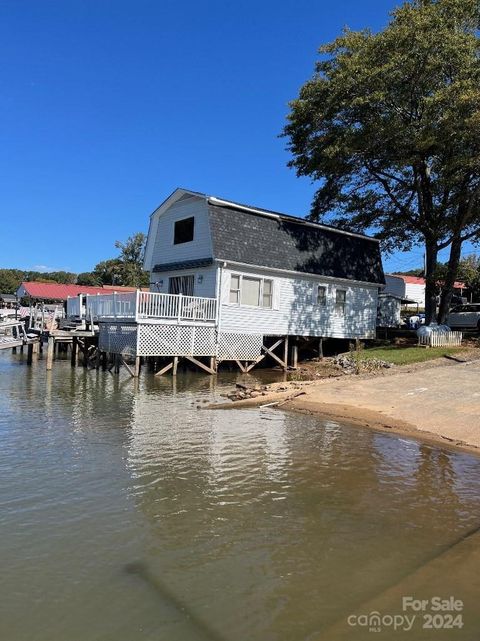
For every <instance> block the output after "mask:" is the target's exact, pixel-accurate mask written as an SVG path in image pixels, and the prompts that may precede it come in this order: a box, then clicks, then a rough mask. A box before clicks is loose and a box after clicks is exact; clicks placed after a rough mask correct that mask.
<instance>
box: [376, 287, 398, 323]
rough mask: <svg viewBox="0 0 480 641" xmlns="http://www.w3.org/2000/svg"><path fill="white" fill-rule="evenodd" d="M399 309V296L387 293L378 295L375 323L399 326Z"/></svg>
mask: <svg viewBox="0 0 480 641" xmlns="http://www.w3.org/2000/svg"><path fill="white" fill-rule="evenodd" d="M400 310H401V299H400V298H397V297H396V296H389V295H388V294H383V295H382V296H379V297H378V318H377V325H378V326H379V327H400V325H401V317H400Z"/></svg>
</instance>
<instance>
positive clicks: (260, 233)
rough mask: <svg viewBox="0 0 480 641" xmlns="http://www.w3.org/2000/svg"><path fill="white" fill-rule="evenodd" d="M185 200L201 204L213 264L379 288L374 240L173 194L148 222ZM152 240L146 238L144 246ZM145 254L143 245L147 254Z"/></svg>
mask: <svg viewBox="0 0 480 641" xmlns="http://www.w3.org/2000/svg"><path fill="white" fill-rule="evenodd" d="M186 196H193V197H197V198H199V199H201V200H203V201H204V202H205V203H206V206H207V208H208V217H209V226H210V233H211V238H212V249H213V256H212V258H213V259H215V260H220V261H227V262H233V263H241V264H244V265H252V266H255V267H265V268H270V269H280V270H286V271H291V272H301V273H305V274H314V275H318V276H325V277H330V278H341V279H347V280H355V281H360V282H365V283H372V284H375V285H384V284H385V277H384V273H383V267H382V259H381V254H380V245H379V242H378V240H376V239H374V238H371V237H369V236H366V235H363V234H356V233H351V232H347V231H344V230H341V229H336V228H335V227H331V226H329V225H323V224H319V223H313V222H310V221H308V220H305V219H304V218H297V217H295V216H290V215H286V214H281V213H278V212H274V211H270V210H267V209H262V208H258V207H252V206H250V205H243V204H241V203H236V202H233V201H229V200H223V199H220V198H217V197H215V196H208V195H206V194H201V193H199V192H193V191H188V190H185V189H177V190H176V191H175V192H173V194H172V195H171V196H170V197H169V198H168V199H167V200H166V201H165V202H164V203H163V204H162V205H161V206H160V207H159V208H158V209H157V210H155V212H154V213H153V214H152V222H153V220H154V216H155V215H157V216H158V215H161V213H162V212H163V211H165V210H166V208H168V207H169V206H170V204H173V203H174V202H176V201H177V200H179V199H180V198H184V197H186ZM151 231H152V229H151ZM155 236H156V235H155V234H154V233H152V234H150V233H149V243H150V242H151V243H153V242H154V238H155ZM151 251H152V248H151V247H150V248H149V247H148V246H147V254H148V253H149V252H151ZM208 258H209V257H205V260H207V259H208ZM167 268H170V269H172V264H168V265H167V264H162V265H155V266H154V267H153V270H154V271H163V270H166V269H167Z"/></svg>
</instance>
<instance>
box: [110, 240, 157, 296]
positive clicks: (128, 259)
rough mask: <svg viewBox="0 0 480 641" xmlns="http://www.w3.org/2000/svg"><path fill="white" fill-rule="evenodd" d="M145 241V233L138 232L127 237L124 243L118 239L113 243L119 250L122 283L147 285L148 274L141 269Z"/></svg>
mask: <svg viewBox="0 0 480 641" xmlns="http://www.w3.org/2000/svg"><path fill="white" fill-rule="evenodd" d="M146 242H147V238H146V236H145V234H142V233H141V232H138V233H136V234H134V235H133V236H130V237H129V238H127V240H126V241H125V242H124V243H122V242H120V241H118V240H117V242H116V243H115V247H117V249H119V250H120V261H121V266H122V279H123V283H122V284H123V285H130V286H132V287H147V286H148V284H149V275H148V273H147V272H145V271H144V270H143V258H144V255H145V244H146Z"/></svg>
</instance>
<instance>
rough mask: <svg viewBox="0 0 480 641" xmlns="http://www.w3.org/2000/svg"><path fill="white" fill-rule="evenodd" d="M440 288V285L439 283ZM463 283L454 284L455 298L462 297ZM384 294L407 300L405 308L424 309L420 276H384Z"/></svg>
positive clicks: (423, 287) (422, 286)
mask: <svg viewBox="0 0 480 641" xmlns="http://www.w3.org/2000/svg"><path fill="white" fill-rule="evenodd" d="M439 285H440V287H441V283H439ZM464 289H465V283H463V282H461V281H457V282H455V283H454V291H455V294H456V295H457V296H463V290H464ZM385 293H386V294H393V295H395V296H398V297H399V298H402V299H408V300H409V301H410V302H409V303H406V307H407V308H412V307H413V308H417V307H422V308H424V307H425V279H424V278H422V277H420V276H407V275H404V274H385Z"/></svg>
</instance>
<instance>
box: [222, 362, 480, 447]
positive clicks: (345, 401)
mask: <svg viewBox="0 0 480 641" xmlns="http://www.w3.org/2000/svg"><path fill="white" fill-rule="evenodd" d="M479 380H480V360H478V359H475V358H474V359H471V360H468V361H465V362H461V363H460V362H456V361H445V360H440V362H439V360H436V361H431V362H426V363H422V364H421V367H418V366H417V367H411V366H410V367H408V368H404V367H402V368H400V367H398V368H395V370H389V371H388V372H386V373H384V374H382V375H376V376H372V375H360V376H354V375H351V376H343V377H341V378H333V379H322V380H317V381H313V382H312V381H302V382H298V381H292V382H288V383H281V384H280V383H279V384H273V385H272V386H270V388H271V389H269V392H268V393H267V394H264V395H262V396H260V397H257V398H248V399H245V400H240V401H235V402H228V403H221V404H217V405H211V406H210V407H211V408H214V409H233V408H241V407H255V406H271V407H280V408H281V409H282V410H287V411H295V412H301V413H308V414H314V415H317V416H319V417H322V418H328V419H331V420H341V421H344V422H348V423H349V424H352V425H358V426H359V427H366V428H369V429H373V430H375V431H378V432H386V433H390V434H396V435H398V436H400V437H401V436H404V437H408V438H413V439H416V440H421V441H423V442H428V443H431V444H436V445H439V446H441V447H444V448H447V449H455V450H461V451H467V452H469V453H473V454H476V455H477V456H480V390H479V389H478V383H477V382H478V381H479ZM277 388H281V389H282V391H276V389H277ZM286 388H287V389H286Z"/></svg>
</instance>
